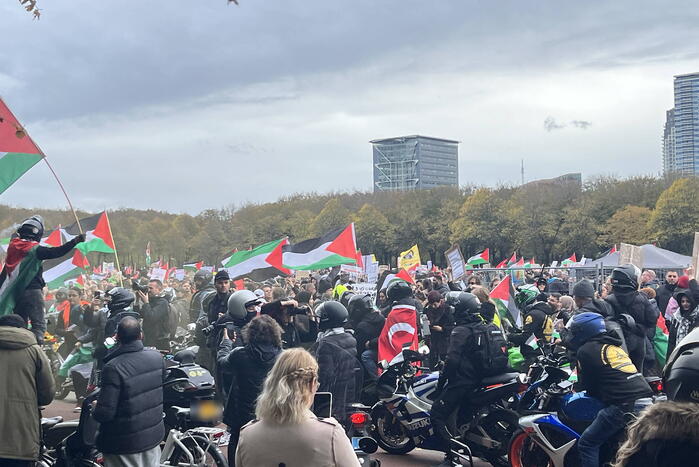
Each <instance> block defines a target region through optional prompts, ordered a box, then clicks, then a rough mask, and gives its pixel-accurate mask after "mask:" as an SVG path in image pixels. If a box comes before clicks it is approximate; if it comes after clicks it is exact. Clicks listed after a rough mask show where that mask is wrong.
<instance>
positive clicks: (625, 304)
mask: <svg viewBox="0 0 699 467" xmlns="http://www.w3.org/2000/svg"><path fill="white" fill-rule="evenodd" d="M611 278H612V294H611V295H609V296H608V297H607V298H606V301H607V302H608V303H609V304H610V305H611V306H612V310H613V316H614V319H615V320H616V321H618V322H619V323H620V324H621V329H622V331H623V333H624V341H625V343H626V346H627V348H628V353H629V357H630V358H631V361H632V362H633V364H634V366H635V367H636V368H637V369H638V370H639V371H640V372H643V361H644V359H645V355H646V342H647V340H648V339H652V338H653V336H654V335H655V324H656V322H657V321H658V316H659V313H658V309H657V308H656V307H654V306H653V305H651V303H650V302H649V301H648V298H647V297H646V296H645V295H643V294H641V293H640V292H639V291H638V269H637V268H636V267H635V266H633V265H631V264H626V265H624V266H620V267H617V268H614V270H613V271H612V276H611ZM622 315H629V316H631V318H633V321H634V322H633V323H630V322H628V320H625V319H623V317H622Z"/></svg>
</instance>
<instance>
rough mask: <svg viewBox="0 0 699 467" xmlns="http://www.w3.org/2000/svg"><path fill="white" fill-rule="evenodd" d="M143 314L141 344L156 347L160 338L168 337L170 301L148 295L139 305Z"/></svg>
mask: <svg viewBox="0 0 699 467" xmlns="http://www.w3.org/2000/svg"><path fill="white" fill-rule="evenodd" d="M140 312H141V316H143V345H145V346H146V347H156V345H157V343H158V342H159V341H162V340H166V339H170V303H168V301H167V299H166V298H165V297H148V303H144V304H143V305H141V309H140Z"/></svg>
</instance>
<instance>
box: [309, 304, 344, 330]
mask: <svg viewBox="0 0 699 467" xmlns="http://www.w3.org/2000/svg"><path fill="white" fill-rule="evenodd" d="M315 314H316V316H317V317H318V319H319V323H318V327H319V328H320V329H321V331H325V330H328V329H332V328H339V327H342V326H343V325H344V324H345V323H346V322H347V317H348V316H349V313H347V308H345V306H344V305H343V304H342V303H340V302H335V301H328V302H323V303H321V304H320V305H318V308H316V309H315Z"/></svg>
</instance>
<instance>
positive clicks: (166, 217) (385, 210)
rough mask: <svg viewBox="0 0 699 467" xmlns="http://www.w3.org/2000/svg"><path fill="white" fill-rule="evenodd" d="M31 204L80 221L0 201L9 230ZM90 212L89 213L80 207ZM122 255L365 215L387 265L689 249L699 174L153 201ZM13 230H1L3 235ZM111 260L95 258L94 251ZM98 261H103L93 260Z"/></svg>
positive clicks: (187, 252)
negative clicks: (453, 255) (191, 209)
mask: <svg viewBox="0 0 699 467" xmlns="http://www.w3.org/2000/svg"><path fill="white" fill-rule="evenodd" d="M31 213H39V214H41V215H42V216H44V219H45V220H46V223H47V229H49V228H53V227H55V226H56V225H58V224H62V225H68V224H70V223H72V222H73V218H72V215H70V213H68V212H67V211H58V210H45V209H25V208H14V207H8V206H1V205H0V230H2V229H8V228H11V227H12V226H13V225H14V224H15V223H17V222H19V221H21V220H22V219H24V218H26V217H28V216H29V215H30V214H31ZM79 215H80V216H81V217H85V216H87V215H88V213H85V212H80V213H79ZM109 218H110V220H111V225H112V229H113V233H114V238H115V241H116V243H117V248H118V250H119V257H120V259H121V262H122V265H128V264H132V265H135V266H137V267H140V266H143V265H144V264H145V248H146V244H147V243H148V242H149V241H150V243H151V256H152V258H153V260H154V261H155V260H157V259H158V258H159V257H162V258H163V259H166V260H169V261H170V262H171V265H182V264H183V263H184V262H191V261H196V260H203V261H205V263H206V264H209V265H212V264H218V262H219V261H220V260H221V259H222V258H224V257H225V256H226V255H228V254H230V252H231V251H232V250H233V249H234V248H238V249H247V248H250V247H254V246H257V245H259V244H261V243H264V242H267V241H270V240H273V239H277V238H281V237H283V236H289V238H290V241H291V242H296V241H301V240H304V239H307V238H311V237H314V236H318V235H321V234H322V233H324V232H327V231H329V230H332V229H334V228H339V227H343V226H345V225H347V224H348V223H349V222H352V221H354V222H355V223H356V233H357V243H358V245H359V247H360V248H361V249H362V252H363V253H364V254H369V253H374V254H376V255H377V258H378V259H379V260H380V261H381V263H382V264H385V263H387V262H389V261H390V262H391V264H395V257H396V255H397V254H398V253H399V252H400V251H403V250H405V249H407V248H409V247H410V246H412V245H413V244H415V243H417V244H418V245H419V247H420V252H421V256H422V260H423V263H424V262H426V261H427V260H428V259H432V260H433V261H434V262H435V263H436V264H439V265H444V264H445V260H444V255H443V253H444V251H445V250H447V249H448V248H449V247H450V245H451V244H452V243H458V244H459V245H461V248H462V251H463V253H464V256H466V257H469V256H471V255H473V254H476V253H478V252H480V251H482V250H483V249H485V248H490V249H491V250H490V251H491V259H492V261H495V262H497V261H500V260H501V259H502V258H504V257H505V256H510V255H512V252H513V251H517V253H518V255H520V256H521V255H524V256H525V257H526V258H527V259H529V258H532V257H533V258H535V260H536V261H537V262H539V263H549V262H550V261H552V260H561V259H563V258H566V257H568V256H570V255H571V254H572V253H573V252H575V253H576V254H577V255H578V257H580V256H582V255H585V256H587V257H596V256H598V255H599V254H600V252H601V251H603V250H606V249H607V248H609V247H610V246H611V245H612V244H615V243H617V244H618V243H620V242H627V243H634V244H643V243H648V242H656V243H657V245H658V246H661V247H663V248H667V249H670V250H673V251H677V252H679V253H683V254H691V253H692V242H693V234H694V232H695V231H696V230H698V229H699V180H698V179H696V178H679V179H675V180H671V179H668V178H655V177H650V176H640V177H632V178H628V179H616V178H610V177H604V178H597V179H594V180H591V181H588V182H587V183H585V184H584V185H583V186H582V187H581V186H580V185H577V184H575V183H568V184H562V185H561V184H551V183H535V184H528V185H524V186H522V187H498V188H479V187H466V188H461V189H456V188H438V189H434V190H430V191H413V192H404V193H361V192H358V193H346V194H324V195H319V194H299V195H292V196H288V197H285V198H282V199H280V200H278V201H276V202H274V203H265V204H251V205H245V206H241V207H236V208H231V207H228V208H221V209H209V210H206V211H203V212H202V213H200V214H199V215H197V216H191V215H189V214H170V213H166V212H160V211H154V210H145V211H144V210H135V209H119V210H116V211H110V212H109ZM9 233H10V231H5V232H2V235H1V236H3V237H6V236H9ZM103 259H104V260H110V259H109V258H108V257H107V256H106V255H105V256H104V257H103V258H91V260H93V261H101V260H103ZM93 264H94V263H93Z"/></svg>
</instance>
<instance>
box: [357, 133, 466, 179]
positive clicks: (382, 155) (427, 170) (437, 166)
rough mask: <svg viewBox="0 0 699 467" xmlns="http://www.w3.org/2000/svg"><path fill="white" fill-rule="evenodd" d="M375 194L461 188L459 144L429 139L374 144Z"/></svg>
mask: <svg viewBox="0 0 699 467" xmlns="http://www.w3.org/2000/svg"><path fill="white" fill-rule="evenodd" d="M371 144H372V146H373V152H374V191H406V190H420V189H429V188H434V187H438V186H459V142H458V141H454V140H450V139H441V138H432V137H429V136H420V135H413V136H401V137H396V138H386V139H375V140H373V141H371Z"/></svg>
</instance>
